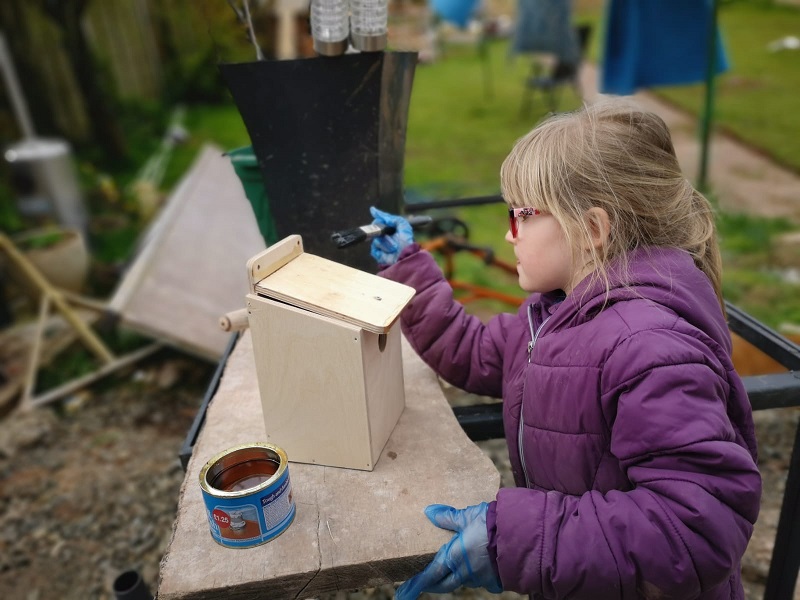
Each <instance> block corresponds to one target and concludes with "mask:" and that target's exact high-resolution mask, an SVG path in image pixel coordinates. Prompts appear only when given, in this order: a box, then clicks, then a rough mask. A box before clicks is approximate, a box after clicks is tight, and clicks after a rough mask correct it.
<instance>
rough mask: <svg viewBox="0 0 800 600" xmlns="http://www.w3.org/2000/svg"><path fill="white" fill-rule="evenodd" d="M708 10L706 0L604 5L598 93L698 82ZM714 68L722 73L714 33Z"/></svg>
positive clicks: (623, 0) (723, 61) (613, 0)
mask: <svg viewBox="0 0 800 600" xmlns="http://www.w3.org/2000/svg"><path fill="white" fill-rule="evenodd" d="M712 9H713V4H712V0H609V4H608V6H607V10H606V36H605V48H604V52H603V64H602V75H601V81H600V91H601V92H603V93H606V94H632V93H634V92H635V91H636V90H638V89H641V88H648V87H656V86H660V85H680V84H687V83H697V82H700V81H704V80H705V78H706V67H707V63H708V33H709V28H710V25H711V19H712V18H713V10H712ZM716 65H717V68H716V72H717V73H723V72H725V71H727V70H728V60H727V56H726V54H725V47H724V45H723V43H722V39H721V37H720V35H719V31H718V32H717V54H716Z"/></svg>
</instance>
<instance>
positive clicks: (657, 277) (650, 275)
mask: <svg viewBox="0 0 800 600" xmlns="http://www.w3.org/2000/svg"><path fill="white" fill-rule="evenodd" d="M625 267H627V268H625ZM608 276H609V287H610V289H609V291H608V294H606V288H605V285H604V284H603V282H602V281H598V280H596V279H594V278H592V277H591V276H588V277H587V278H586V279H584V280H583V281H581V282H580V283H579V284H578V285H577V286H576V287H575V289H574V290H573V291H572V293H571V294H569V295H568V296H567V297H566V299H564V301H563V302H562V303H561V304H560V305H559V306H558V308H557V310H556V311H555V313H554V315H553V319H552V323H550V324H549V325H548V329H550V330H554V329H555V328H561V327H565V326H566V327H569V326H574V325H577V324H580V323H583V322H585V321H588V320H590V319H591V318H593V317H594V316H595V315H596V314H597V313H599V312H600V311H602V310H603V308H606V307H608V306H610V305H612V304H615V303H617V302H625V301H628V300H634V299H645V300H649V301H651V302H653V303H655V304H658V305H660V306H663V307H664V309H665V310H669V311H671V312H674V313H675V314H676V315H677V316H679V317H680V318H681V319H683V320H685V321H687V322H688V323H690V324H691V325H692V326H694V327H696V328H697V329H699V330H701V331H705V332H706V333H707V334H708V335H710V336H711V337H712V339H714V341H715V342H717V343H718V344H719V345H720V346H721V347H722V348H724V349H725V350H726V351H727V352H728V353H730V351H731V341H730V333H729V331H728V326H727V323H726V322H725V319H724V317H723V316H722V313H721V311H720V306H719V301H718V300H717V295H716V293H715V292H714V288H713V286H712V285H711V281H710V280H709V279H708V277H707V276H706V274H705V273H703V272H702V271H701V270H700V269H699V268H697V266H696V265H695V264H694V260H693V259H692V257H691V255H690V254H689V253H688V252H686V251H684V250H679V249H677V248H662V247H651V248H639V249H637V250H635V251H633V252H631V253H630V255H629V256H628V261H627V265H623V264H622V263H621V262H620V261H616V262H614V263H612V264H611V265H610V268H609V270H608ZM534 296H536V295H534ZM562 297H563V296H562ZM536 299H538V298H536ZM536 299H534V298H532V300H533V301H535V300H536ZM541 299H542V301H543V302H542V304H543V305H551V304H553V303H554V302H556V301H558V300H560V298H559V297H558V295H557V294H544V295H542V296H541ZM526 304H527V303H526Z"/></svg>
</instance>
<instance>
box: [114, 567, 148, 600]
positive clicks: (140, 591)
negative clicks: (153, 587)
mask: <svg viewBox="0 0 800 600" xmlns="http://www.w3.org/2000/svg"><path fill="white" fill-rule="evenodd" d="M114 598H115V600H153V594H151V593H150V590H149V589H147V584H146V583H145V582H144V580H143V579H142V576H141V575H139V572H138V571H125V572H124V573H120V574H119V575H118V576H117V578H116V579H115V580H114Z"/></svg>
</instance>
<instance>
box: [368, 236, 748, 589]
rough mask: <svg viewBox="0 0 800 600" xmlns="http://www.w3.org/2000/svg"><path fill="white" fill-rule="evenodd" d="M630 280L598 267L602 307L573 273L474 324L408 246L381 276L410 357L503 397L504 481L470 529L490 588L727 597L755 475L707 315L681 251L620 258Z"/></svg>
mask: <svg viewBox="0 0 800 600" xmlns="http://www.w3.org/2000/svg"><path fill="white" fill-rule="evenodd" d="M629 273H630V275H631V281H632V285H630V286H627V287H625V286H621V285H619V284H618V282H619V277H618V276H615V273H614V272H613V270H612V272H611V278H612V286H611V291H610V295H609V296H608V302H607V304H606V305H605V307H604V302H605V287H604V286H602V285H593V286H589V283H588V281H587V280H585V281H584V282H582V283H581V284H579V285H578V286H577V287H576V289H575V290H574V291H573V293H572V294H570V295H569V296H568V297H567V298H566V299H564V300H563V301H561V300H562V298H563V295H562V296H561V297H559V296H558V295H556V294H533V295H532V296H531V297H530V298H529V299H528V300H527V301H526V302H525V303H524V304H523V306H522V307H521V308H520V310H519V312H518V313H517V314H501V315H498V316H496V317H494V318H492V319H491V320H490V321H489V322H488V323H487V324H485V325H484V324H482V323H481V322H480V320H479V319H477V318H476V317H474V316H470V315H468V314H466V312H465V311H464V309H463V308H462V306H461V305H460V304H458V303H457V302H455V301H454V300H453V297H452V291H451V288H450V286H449V285H448V283H447V281H446V280H445V279H444V278H443V276H442V274H441V271H440V269H439V268H438V266H437V265H436V263H435V261H434V260H433V257H432V256H431V255H430V254H429V253H427V252H424V251H419V250H418V246H416V245H414V246H413V247H411V248H409V249H407V250H405V251H404V253H403V254H402V255H401V260H400V261H399V262H398V263H397V264H395V265H393V266H391V267H389V268H387V269H385V270H383V271H382V273H381V274H382V275H383V276H384V277H387V278H390V279H393V280H396V281H401V282H403V283H406V284H408V285H410V286H412V287H414V288H415V289H416V290H417V295H416V296H415V297H414V298H413V299H412V301H411V302H410V303H409V305H408V306H407V307H406V309H405V310H404V311H403V313H402V315H401V322H402V328H403V332H404V334H405V335H406V337H407V338H408V340H409V342H410V343H411V345H412V346H413V347H414V349H415V350H416V351H417V352H418V353H419V354H420V356H421V357H422V358H423V360H424V361H425V362H426V363H427V364H428V365H430V366H431V367H432V368H433V369H434V370H435V371H436V372H437V373H439V374H440V375H441V376H442V377H443V378H444V379H445V380H447V381H449V382H450V383H452V384H453V385H456V386H458V387H460V388H463V389H465V390H467V391H469V392H473V393H476V394H482V395H488V396H494V397H502V398H503V403H504V409H503V421H504V425H505V433H506V440H507V442H508V449H509V455H510V459H511V466H512V469H513V473H514V478H515V480H516V483H517V485H518V486H519V487H517V488H504V489H501V490H500V491H499V492H498V494H497V500H496V502H492V503H491V504H490V508H489V513H488V517H487V528H488V533H489V549H490V556H492V557H493V558H494V559H495V560H496V566H497V572H498V574H499V575H500V579H501V580H502V583H503V587H504V589H506V590H514V591H518V592H521V593H525V594H530V595H531V597H532V598H535V599H538V598H548V599H553V598H591V599H593V600H596V599H605V598H675V599H680V600H687V599H690V598H703V599H710V598H714V599H722V598H725V599H726V600H730V599H740V598H744V592H743V589H742V583H741V574H740V560H741V557H742V555H743V553H744V551H745V548H746V547H747V543H748V540H749V539H750V535H751V533H752V531H753V524H754V523H755V520H756V516H757V515H758V508H759V502H760V497H761V478H760V475H759V472H758V469H757V467H756V441H755V435H754V428H753V420H752V413H751V409H750V404H749V401H748V399H747V395H746V393H745V390H744V387H743V385H742V382H741V380H740V378H739V376H738V375H737V374H736V372H735V371H734V368H733V365H732V363H731V359H730V350H731V342H730V335H729V332H728V329H727V326H726V323H725V320H724V317H723V315H722V312H721V310H720V307H719V303H718V302H717V298H716V296H715V294H714V292H713V289H712V286H711V284H710V282H709V280H708V278H707V277H706V276H705V274H704V273H702V272H701V271H700V270H699V269H697V268H696V267H695V265H694V263H693V261H692V258H691V257H690V256H689V254H688V253H686V252H683V251H681V250H677V249H667V248H655V249H651V250H650V251H649V252H648V251H646V250H639V251H636V252H634V253H633V255H632V256H631V259H630V264H629ZM529 315H530V319H529ZM545 320H546V323H545ZM529 321H530V322H529ZM534 336H535V338H536V341H535V343H531V340H532V338H533V337H534ZM529 344H530V346H531V351H530V353H529V350H528V348H529ZM520 423H522V424H520Z"/></svg>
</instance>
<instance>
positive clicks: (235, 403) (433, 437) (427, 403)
mask: <svg viewBox="0 0 800 600" xmlns="http://www.w3.org/2000/svg"><path fill="white" fill-rule="evenodd" d="M403 369H404V372H405V393H406V409H405V411H404V412H403V414H402V416H401V417H400V420H399V421H398V423H397V426H396V427H395V429H394V431H393V433H392V435H391V437H390V438H389V441H388V442H387V444H386V447H385V448H384V449H383V452H382V454H381V458H380V460H379V461H378V463H377V465H376V466H375V469H374V470H373V471H372V472H368V471H356V470H351V469H339V468H333V467H322V466H316V465H305V464H299V463H292V462H290V465H289V473H290V477H291V480H292V486H293V489H294V497H295V501H296V502H297V516H296V518H295V521H294V523H292V525H291V526H290V527H289V528H288V529H287V530H286V531H285V532H284V533H283V534H282V535H281V536H280V537H278V538H277V539H275V540H273V541H272V542H269V543H267V544H264V545H262V546H256V547H254V548H248V549H246V550H239V549H236V550H234V549H230V548H225V547H223V546H220V545H218V544H216V543H215V542H214V541H213V539H212V538H211V534H210V533H209V529H208V522H207V520H206V516H205V508H204V505H203V499H202V494H201V491H200V485H199V480H198V477H199V473H200V469H201V468H202V466H203V464H205V462H206V461H207V460H209V459H210V458H211V457H212V456H213V455H215V454H217V453H218V452H220V451H222V450H225V449H227V448H229V447H231V446H234V445H236V444H242V443H248V442H253V441H258V440H261V439H263V437H264V435H265V432H264V425H263V419H262V415H261V402H260V398H259V394H258V386H257V384H256V373H255V365H254V359H253V353H252V339H251V337H250V332H249V331H246V332H245V333H244V334H243V335H242V337H241V339H240V340H239V342H238V344H237V346H236V348H235V349H234V352H233V353H232V355H231V357H230V359H229V360H228V364H227V366H226V369H225V374H224V375H223V378H222V380H221V382H220V387H219V389H218V391H217V393H216V395H215V397H214V399H213V401H212V402H211V404H210V406H209V409H208V413H207V417H206V424H205V427H204V429H203V431H202V432H201V434H200V436H199V438H198V441H197V444H196V445H195V449H194V453H193V455H192V458H191V460H190V462H189V465H188V469H187V475H186V479H185V481H184V483H183V486H182V489H181V492H180V500H179V506H178V516H177V520H176V523H175V528H174V532H173V537H172V541H171V543H170V545H169V548H168V551H167V554H166V555H165V557H164V560H163V561H162V565H161V576H160V585H159V589H158V598H159V599H160V600H203V599H210V598H222V597H225V598H233V599H246V598H270V599H271V600H281V599H284V598H286V599H288V598H313V597H315V596H317V595H319V594H322V593H325V592H330V591H335V590H349V589H357V588H361V587H367V586H374V585H378V584H384V583H388V582H393V581H401V580H404V579H406V578H408V577H409V576H411V575H412V574H414V573H415V572H417V571H418V570H419V569H421V568H422V566H424V565H425V564H426V563H427V562H428V561H429V560H430V559H431V558H432V557H433V554H434V552H435V551H436V550H437V549H438V548H439V546H440V545H441V544H443V543H444V542H445V541H447V540H448V539H449V537H450V534H449V533H448V532H445V531H443V530H440V529H437V528H435V527H433V526H432V525H431V524H430V523H429V522H428V520H427V519H426V518H425V516H424V514H423V512H422V511H423V509H424V508H425V506H427V505H428V504H432V503H437V502H441V503H448V504H452V505H454V506H458V507H463V506H466V505H470V504H475V503H478V502H481V501H484V500H487V501H488V500H492V499H493V498H494V496H495V493H496V491H497V488H498V486H499V474H498V473H497V470H496V469H495V467H494V465H493V464H492V462H491V461H490V460H489V458H488V457H486V456H485V455H484V454H483V452H482V451H481V450H480V449H479V448H478V447H477V446H475V444H473V443H472V442H471V441H470V440H469V439H468V438H467V437H466V435H465V434H464V432H463V431H462V430H461V428H460V427H459V425H458V422H457V421H456V419H455V417H454V415H453V412H452V410H451V409H450V406H449V404H448V403H447V401H446V399H445V397H444V395H443V393H442V391H441V388H440V387H439V384H438V381H437V379H436V376H435V375H434V374H433V372H432V371H431V370H430V369H429V368H428V367H427V366H426V365H425V364H424V363H423V362H422V361H421V360H420V359H419V357H417V356H416V354H415V353H414V352H413V350H411V349H410V348H409V346H408V344H407V343H406V342H405V341H403ZM289 460H290V461H291V456H289Z"/></svg>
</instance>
